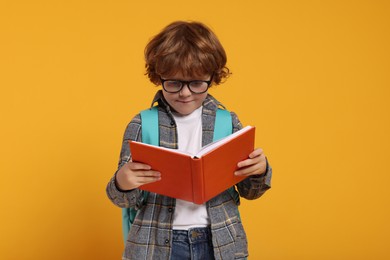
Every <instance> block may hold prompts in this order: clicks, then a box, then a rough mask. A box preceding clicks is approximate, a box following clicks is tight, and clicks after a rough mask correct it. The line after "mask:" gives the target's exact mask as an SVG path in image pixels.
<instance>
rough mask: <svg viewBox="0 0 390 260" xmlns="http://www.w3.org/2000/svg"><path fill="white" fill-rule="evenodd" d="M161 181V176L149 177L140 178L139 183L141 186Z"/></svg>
mask: <svg viewBox="0 0 390 260" xmlns="http://www.w3.org/2000/svg"><path fill="white" fill-rule="evenodd" d="M159 180H161V176H148V177H138V178H137V182H138V184H139V185H144V184H148V183H152V182H156V181H159Z"/></svg>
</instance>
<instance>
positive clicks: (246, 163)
mask: <svg viewBox="0 0 390 260" xmlns="http://www.w3.org/2000/svg"><path fill="white" fill-rule="evenodd" d="M261 160H262V158H261V156H257V157H254V158H253V159H246V160H244V161H241V162H239V163H238V164H237V166H238V168H242V167H247V166H250V165H253V164H256V163H259V162H261Z"/></svg>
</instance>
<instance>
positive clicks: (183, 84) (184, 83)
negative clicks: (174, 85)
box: [160, 77, 213, 94]
mask: <svg viewBox="0 0 390 260" xmlns="http://www.w3.org/2000/svg"><path fill="white" fill-rule="evenodd" d="M160 80H161V85H162V87H163V89H164V90H165V91H166V92H168V93H179V92H180V91H181V90H182V89H183V88H184V86H187V87H188V89H189V90H190V91H191V93H193V94H203V93H205V92H206V91H207V90H208V89H209V87H210V85H211V82H212V81H213V77H211V78H210V80H190V81H186V80H178V79H162V78H160ZM166 81H176V82H180V83H181V87H180V88H179V90H177V91H168V90H166V89H165V87H164V82H166ZM192 82H205V83H207V88H206V90H205V91H202V92H194V91H193V90H192V89H191V87H190V85H191V83H192Z"/></svg>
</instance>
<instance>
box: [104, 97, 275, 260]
mask: <svg viewBox="0 0 390 260" xmlns="http://www.w3.org/2000/svg"><path fill="white" fill-rule="evenodd" d="M155 102H158V106H159V135H160V146H162V147H166V148H171V149H177V147H178V143H177V131H176V123H175V120H174V118H173V116H172V114H171V110H170V107H169V106H168V104H167V102H166V101H165V100H164V98H163V95H162V93H161V91H159V92H157V94H156V96H155V98H154V100H153V103H152V105H153V104H154V103H155ZM219 106H222V105H221V104H220V103H219V102H218V101H217V100H216V99H214V98H213V97H212V96H211V95H208V96H207V98H206V99H205V101H204V103H203V110H202V145H203V146H204V145H206V144H209V143H211V142H212V140H213V132H214V121H215V114H216V110H217V109H218V107H219ZM222 107H223V106H222ZM231 114H232V119H233V131H234V132H235V131H237V130H239V129H241V128H242V126H241V123H240V122H239V120H238V118H237V116H236V114H235V113H231ZM128 140H136V141H141V140H142V137H141V117H140V115H139V114H138V115H136V116H135V117H134V118H133V120H132V121H131V122H130V123H129V125H128V126H127V128H126V131H125V134H124V138H123V144H122V150H121V154H120V160H119V164H118V170H119V169H120V168H121V167H122V166H123V165H124V164H125V163H126V162H128V161H129V160H130V159H131V153H130V149H129V145H128ZM115 176H116V174H114V176H113V178H112V179H111V180H110V182H109V183H108V185H107V195H108V197H109V199H110V200H111V201H112V202H113V203H114V204H115V205H117V206H119V207H121V208H130V207H135V208H138V205H140V201H141V200H142V196H141V192H142V191H141V190H139V189H133V190H130V191H122V190H120V189H118V187H117V185H116V181H115ZM271 176H272V169H271V168H270V167H269V166H268V165H267V171H266V173H265V174H262V175H257V176H250V177H248V178H246V179H245V180H243V181H241V182H240V183H238V184H237V185H236V189H237V190H238V192H239V194H240V196H241V197H244V198H246V199H250V200H252V199H256V198H259V197H260V196H261V195H262V194H263V193H264V192H265V191H266V190H268V189H269V188H270V181H271ZM175 204H176V199H174V198H170V197H166V196H162V195H158V194H156V193H152V192H151V193H150V194H149V196H148V198H147V202H146V204H145V205H144V206H142V207H141V208H140V209H139V211H138V214H137V216H136V218H135V220H134V223H133V224H132V226H131V230H130V232H129V236H128V239H127V242H126V246H125V251H124V254H123V258H122V259H124V260H128V259H133V260H134V259H136V260H138V259H167V260H168V259H170V253H171V243H172V221H173V214H174V211H175ZM206 207H207V212H208V214H209V218H210V223H211V232H212V242H213V248H214V256H215V259H224V260H225V259H241V258H242V259H243V258H245V257H247V256H248V246H247V238H246V234H245V231H244V228H243V226H242V224H241V221H240V218H239V213H238V205H237V203H236V201H235V200H234V199H233V198H232V196H231V194H229V192H227V191H224V192H222V193H221V194H219V195H217V196H216V197H214V198H212V199H211V200H209V201H208V202H206Z"/></svg>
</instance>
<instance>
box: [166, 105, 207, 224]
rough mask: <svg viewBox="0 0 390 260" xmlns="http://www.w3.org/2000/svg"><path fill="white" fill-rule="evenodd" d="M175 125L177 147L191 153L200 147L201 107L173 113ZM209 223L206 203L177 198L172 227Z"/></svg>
mask: <svg viewBox="0 0 390 260" xmlns="http://www.w3.org/2000/svg"><path fill="white" fill-rule="evenodd" d="M173 117H174V118H175V121H176V125H177V133H178V146H179V147H178V148H179V150H180V151H186V152H189V153H192V154H195V153H197V152H198V151H199V150H200V149H201V148H202V107H200V108H198V109H196V110H195V111H194V112H192V113H191V114H189V115H186V116H181V115H179V114H177V113H173ZM209 224H210V220H209V217H208V214H207V209H206V205H205V204H202V205H198V204H194V203H192V202H188V201H184V200H180V199H177V200H176V209H175V214H174V216H173V229H181V230H188V229H189V228H193V227H206V226H208V225H209Z"/></svg>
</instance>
